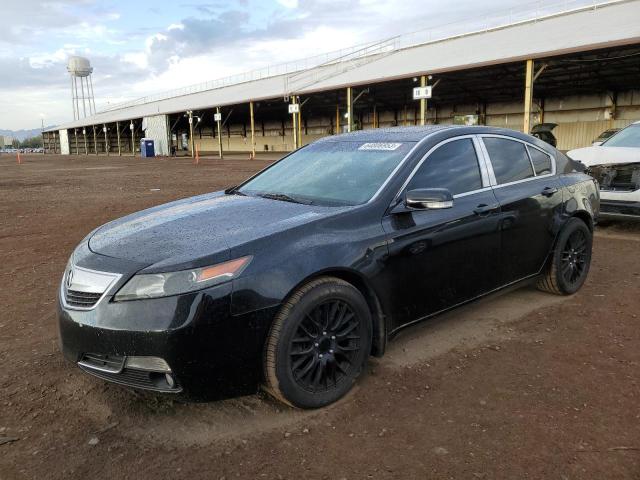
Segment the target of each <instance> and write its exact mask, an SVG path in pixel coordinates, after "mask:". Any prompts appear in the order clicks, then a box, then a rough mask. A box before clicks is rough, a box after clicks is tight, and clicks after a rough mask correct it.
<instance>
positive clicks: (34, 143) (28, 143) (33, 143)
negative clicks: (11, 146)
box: [20, 135, 42, 148]
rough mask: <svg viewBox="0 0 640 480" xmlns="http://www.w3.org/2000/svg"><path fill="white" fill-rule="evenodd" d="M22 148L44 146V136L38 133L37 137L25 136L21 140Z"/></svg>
mask: <svg viewBox="0 0 640 480" xmlns="http://www.w3.org/2000/svg"><path fill="white" fill-rule="evenodd" d="M20 148H42V137H41V136H40V135H38V136H36V137H30V138H25V139H24V140H23V141H22V142H20Z"/></svg>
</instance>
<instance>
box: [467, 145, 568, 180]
mask: <svg viewBox="0 0 640 480" xmlns="http://www.w3.org/2000/svg"><path fill="white" fill-rule="evenodd" d="M477 136H478V137H479V138H478V140H479V144H480V149H481V151H482V155H483V156H484V160H485V162H486V164H487V169H488V170H489V178H490V182H491V187H492V188H502V187H508V186H510V185H517V184H518V183H524V182H531V181H532V180H537V179H539V178H545V177H550V176H553V175H555V174H556V162H555V158H553V156H552V155H549V154H548V153H547V152H545V151H544V150H542V149H540V148H538V147H536V146H535V145H533V144H531V143H529V142H525V141H524V140H520V139H519V138H515V137H510V136H508V135H496V134H493V133H484V134H480V135H477ZM484 138H504V139H505V140H511V141H513V142H519V143H522V144H523V145H524V146H525V150H526V151H527V157H528V158H529V163H530V164H531V170H532V171H533V177H529V178H524V179H522V180H516V181H514V182H508V183H501V184H498V181H497V180H496V175H495V172H494V171H493V164H492V163H491V157H490V155H489V151H488V150H487V146H486V145H485V144H484V141H483V139H484ZM529 148H535V149H536V150H538V151H540V152H542V153H543V154H545V155H546V156H547V157H549V159H550V160H551V173H545V174H544V175H536V169H535V166H534V165H533V161H532V160H531V154H530V153H529Z"/></svg>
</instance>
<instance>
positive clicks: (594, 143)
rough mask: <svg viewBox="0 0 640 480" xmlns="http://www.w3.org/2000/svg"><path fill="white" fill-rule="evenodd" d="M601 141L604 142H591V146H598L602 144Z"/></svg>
mask: <svg viewBox="0 0 640 480" xmlns="http://www.w3.org/2000/svg"><path fill="white" fill-rule="evenodd" d="M603 143H604V142H600V141H598V142H593V143H592V144H591V146H592V147H599V146H600V145H602V144H603Z"/></svg>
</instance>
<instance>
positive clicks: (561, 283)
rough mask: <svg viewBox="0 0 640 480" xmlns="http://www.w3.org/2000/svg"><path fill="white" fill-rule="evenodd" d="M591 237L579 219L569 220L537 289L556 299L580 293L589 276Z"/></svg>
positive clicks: (587, 228)
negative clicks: (560, 296)
mask: <svg viewBox="0 0 640 480" xmlns="http://www.w3.org/2000/svg"><path fill="white" fill-rule="evenodd" d="M592 244H593V234H592V233H591V230H589V227H587V225H586V224H585V223H584V222H583V221H582V220H580V219H579V218H576V217H574V218H571V219H569V221H568V222H567V223H566V225H565V226H564V227H563V229H562V230H561V231H560V234H559V235H558V240H557V242H556V247H555V249H554V251H553V254H552V257H551V260H550V262H549V264H548V265H547V267H546V272H545V273H544V275H543V276H542V278H540V280H538V289H540V290H542V291H545V292H549V293H553V294H556V295H572V294H574V293H576V292H577V291H578V290H580V287H582V285H583V284H584V282H585V280H586V279H587V275H588V274H589V266H590V265H591V247H592Z"/></svg>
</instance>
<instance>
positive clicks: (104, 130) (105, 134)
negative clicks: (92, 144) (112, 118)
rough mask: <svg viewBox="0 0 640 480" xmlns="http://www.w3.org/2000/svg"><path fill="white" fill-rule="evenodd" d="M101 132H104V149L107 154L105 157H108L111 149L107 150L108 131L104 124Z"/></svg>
mask: <svg viewBox="0 0 640 480" xmlns="http://www.w3.org/2000/svg"><path fill="white" fill-rule="evenodd" d="M102 131H103V132H104V149H105V151H106V152H107V156H109V153H110V152H109V150H111V149H110V148H109V130H108V129H107V124H106V123H105V124H104V125H103V126H102Z"/></svg>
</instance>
